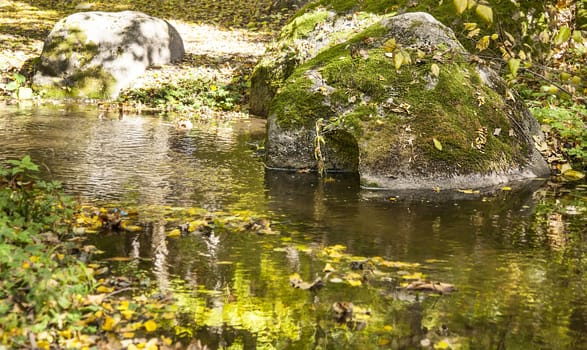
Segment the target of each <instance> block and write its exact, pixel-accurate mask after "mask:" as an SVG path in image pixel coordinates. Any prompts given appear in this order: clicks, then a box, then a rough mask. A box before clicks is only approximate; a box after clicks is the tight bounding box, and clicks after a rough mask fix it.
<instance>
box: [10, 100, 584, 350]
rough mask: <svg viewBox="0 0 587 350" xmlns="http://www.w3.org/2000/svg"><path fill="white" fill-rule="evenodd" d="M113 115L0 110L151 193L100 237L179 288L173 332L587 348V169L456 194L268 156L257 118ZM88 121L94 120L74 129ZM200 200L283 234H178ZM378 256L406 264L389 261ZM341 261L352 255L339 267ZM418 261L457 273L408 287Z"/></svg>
mask: <svg viewBox="0 0 587 350" xmlns="http://www.w3.org/2000/svg"><path fill="white" fill-rule="evenodd" d="M97 116H98V113H96V111H91V110H88V111H80V110H76V109H73V110H65V111H48V110H34V109H31V110H29V111H25V112H23V111H15V110H8V111H7V113H4V114H3V116H2V117H1V118H0V125H2V128H0V136H1V137H0V157H1V158H7V157H13V156H16V155H21V154H22V153H31V154H33V160H34V161H36V162H39V163H40V164H47V165H48V167H49V168H50V169H51V176H52V177H53V178H57V179H60V180H63V181H64V182H65V185H66V186H67V188H68V189H69V190H70V191H71V192H72V193H74V194H81V195H82V196H83V197H84V198H86V199H87V200H89V201H90V202H92V203H98V204H100V203H102V204H103V203H108V204H109V206H118V207H123V208H124V209H126V210H131V209H133V208H134V209H136V210H137V211H138V213H139V214H138V217H137V219H136V220H137V224H139V225H140V226H141V227H143V228H144V230H142V231H139V232H103V233H100V234H99V235H95V236H92V243H94V244H96V245H97V246H99V248H100V249H103V250H105V251H106V252H107V253H106V257H108V256H111V257H114V256H124V257H132V258H133V259H134V260H133V261H131V262H112V267H113V272H114V273H115V274H116V273H124V274H125V275H129V276H139V278H141V279H143V278H144V279H146V278H147V277H148V278H149V279H150V280H151V281H152V284H151V286H152V288H154V289H155V290H156V291H160V292H163V293H167V292H168V293H171V294H172V295H173V296H174V297H175V298H176V300H177V303H178V306H179V310H180V311H179V313H178V322H177V325H176V326H175V327H174V328H173V329H171V330H170V334H169V335H172V336H175V337H176V338H177V339H181V340H183V341H185V343H186V344H187V343H189V342H191V341H192V340H195V339H199V340H200V341H201V342H202V343H204V344H207V345H208V347H209V348H212V349H213V348H231V347H232V348H248V349H254V348H263V347H266V348H271V347H273V348H278V349H288V348H290V349H298V348H302V349H304V348H306V349H313V348H326V349H343V348H348V349H378V348H382V349H410V348H422V347H424V348H426V346H428V345H429V348H430V347H431V346H435V347H436V348H443V347H444V348H446V347H451V348H461V349H585V348H587V302H586V300H587V298H586V297H587V295H586V294H587V292H586V288H585V286H586V285H587V284H586V282H587V276H586V272H585V271H586V267H587V266H586V258H585V251H586V250H587V246H586V243H585V242H586V239H585V238H586V237H585V234H586V229H585V227H587V221H586V216H587V215H586V211H585V208H586V207H587V193H586V186H585V182H583V183H579V184H574V185H570V186H566V185H563V186H561V185H556V186H542V187H541V185H540V184H534V185H529V186H526V187H524V186H522V187H521V188H519V189H516V190H514V191H498V192H497V193H495V194H491V195H479V196H471V197H470V198H467V197H466V196H464V195H463V197H464V198H461V199H458V200H457V199H450V198H448V199H447V198H445V199H443V200H442V201H440V200H435V197H430V196H428V197H425V198H418V197H417V196H412V197H410V196H409V195H406V194H403V193H401V194H398V193H390V194H385V195H381V194H379V193H376V194H373V193H369V192H366V191H362V190H361V189H360V188H359V185H358V181H357V179H356V178H353V177H344V176H342V177H337V176H333V181H328V182H322V181H320V180H319V179H317V178H316V177H315V176H313V175H311V174H289V173H278V174H275V173H271V172H265V173H264V172H263V165H262V162H261V160H260V159H259V158H257V157H255V155H254V154H253V150H252V149H251V143H253V144H255V143H258V142H260V141H261V140H262V138H263V130H262V128H258V125H257V126H255V125H251V124H248V123H247V122H245V123H236V124H234V125H233V126H231V127H230V128H228V127H224V126H221V127H216V126H215V127H206V126H203V127H202V128H199V129H198V128H196V129H194V130H191V131H190V132H188V133H185V132H181V133H180V132H178V131H177V130H175V129H173V126H172V125H167V124H166V123H165V121H164V120H160V119H156V118H148V117H138V116H129V117H128V118H127V119H123V120H109V119H107V120H105V119H99V118H97ZM72 125H75V127H76V128H77V129H79V130H80V131H79V132H78V133H76V134H72V132H71V126H72ZM130 160H132V162H131V161H130ZM134 164H137V166H134ZM263 174H264V175H263ZM439 195H443V193H442V192H441V193H440V194H439ZM392 196H393V197H397V198H399V200H398V201H397V202H392V201H390V200H389V198H390V197H392ZM189 208H197V209H198V210H203V212H213V213H217V212H224V214H222V215H223V217H230V216H234V217H236V218H237V219H235V220H237V221H238V220H240V221H241V224H246V223H247V220H248V219H247V218H248V217H258V218H263V217H267V218H269V219H270V220H271V221H272V223H273V225H272V229H274V230H275V231H278V232H279V235H259V234H257V233H256V232H245V231H242V230H234V229H232V228H231V227H230V226H224V227H220V226H219V227H218V228H216V229H215V230H214V232H213V234H212V235H209V236H208V237H206V236H205V235H184V236H181V237H179V238H174V239H172V238H168V237H167V234H168V233H169V232H170V230H172V229H175V228H176V227H177V225H179V224H181V223H182V221H184V220H188V221H189V220H192V219H194V217H195V215H192V214H189ZM182 211H183V212H184V213H183V214H178V213H181V212H182ZM185 213H188V214H185ZM336 245H342V246H344V247H346V250H343V251H342V253H341V256H338V257H335V256H332V254H330V255H328V254H324V251H325V248H328V247H333V246H336ZM377 257H381V259H384V260H385V261H388V262H405V263H408V264H404V265H402V264H397V265H393V264H389V266H387V265H384V264H383V265H382V264H381V263H380V262H381V260H379V259H377ZM367 260H370V261H371V262H372V263H373V265H374V269H373V274H370V275H369V276H367V278H366V280H364V281H363V280H362V279H361V284H360V285H358V286H352V285H351V284H350V283H349V282H348V280H349V278H348V274H349V273H353V272H357V271H354V270H352V269H351V266H350V265H351V262H353V261H367ZM326 264H331V265H332V266H333V267H334V268H335V269H336V271H337V272H336V273H332V274H331V275H330V276H329V277H328V278H326V277H325V275H326V273H325V272H324V271H323V269H324V268H325V266H326ZM415 264H420V265H415ZM363 272H364V271H358V272H357V273H361V274H362V273H363ZM293 273H298V274H299V276H300V277H301V278H302V279H303V280H304V281H313V280H314V279H315V278H316V277H317V276H320V277H322V278H324V279H325V280H327V281H326V282H325V286H324V288H322V289H321V290H319V291H317V292H316V293H312V292H310V291H307V290H300V289H295V288H293V287H291V285H290V281H289V276H290V275H291V274H293ZM418 273H420V274H422V278H423V279H430V280H433V281H440V282H445V283H450V284H453V285H454V286H455V287H456V288H457V291H456V292H454V293H450V294H445V295H433V294H427V293H414V292H408V291H406V290H405V289H404V288H403V286H405V283H406V282H408V280H407V279H406V278H404V277H406V276H417V274H418ZM332 278H339V279H340V280H341V282H340V283H334V282H333V281H332ZM350 280H352V279H350ZM336 302H352V303H353V305H354V307H355V308H356V309H355V310H356V314H354V315H353V318H352V319H350V320H343V321H347V322H338V320H337V317H338V316H337V315H336V314H335V313H334V312H333V310H332V306H333V304H334V303H336ZM367 310H369V314H366V311H367ZM348 321H351V322H348Z"/></svg>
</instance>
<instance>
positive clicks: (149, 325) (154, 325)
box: [144, 320, 157, 332]
mask: <svg viewBox="0 0 587 350" xmlns="http://www.w3.org/2000/svg"><path fill="white" fill-rule="evenodd" d="M144 326H145V330H147V332H154V331H155V330H156V329H157V323H156V322H155V321H153V320H148V321H147V322H145V324H144Z"/></svg>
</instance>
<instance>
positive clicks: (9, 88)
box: [4, 81, 18, 91]
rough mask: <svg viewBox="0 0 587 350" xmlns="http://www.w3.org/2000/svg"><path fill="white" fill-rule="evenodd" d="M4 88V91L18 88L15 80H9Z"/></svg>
mask: <svg viewBox="0 0 587 350" xmlns="http://www.w3.org/2000/svg"><path fill="white" fill-rule="evenodd" d="M4 89H6V91H14V90H16V89H18V83H17V82H16V81H11V82H10V83H8V84H6V86H5V87H4Z"/></svg>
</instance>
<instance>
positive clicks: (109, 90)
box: [33, 11, 185, 98]
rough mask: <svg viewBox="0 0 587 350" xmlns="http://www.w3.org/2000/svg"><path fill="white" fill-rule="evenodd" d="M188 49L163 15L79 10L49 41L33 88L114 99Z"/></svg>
mask: <svg viewBox="0 0 587 350" xmlns="http://www.w3.org/2000/svg"><path fill="white" fill-rule="evenodd" d="M184 53H185V51H184V46H183V40H182V39H181V36H180V35H179V33H178V32H177V30H176V29H175V28H174V27H173V26H172V25H171V24H169V23H168V22H167V21H164V20H162V19H159V18H155V17H152V16H148V15H146V14H144V13H141V12H136V11H122V12H80V13H75V14H73V15H70V16H68V17H66V18H64V19H62V20H61V21H59V22H58V23H57V24H56V25H55V27H54V28H53V30H52V31H51V33H50V34H49V36H48V37H47V39H46V40H45V44H44V47H43V52H42V54H41V58H40V63H39V66H38V68H37V73H36V74H35V76H34V77H33V88H35V89H36V90H37V91H39V92H40V93H42V94H43V95H44V96H46V97H55V98H59V97H90V98H111V97H115V96H116V95H117V94H118V93H119V92H120V90H122V89H124V88H126V87H128V86H129V85H130V84H131V83H132V81H133V80H134V79H136V78H138V77H139V76H141V75H142V74H143V73H144V72H145V70H146V69H147V68H148V67H150V66H161V65H165V64H169V63H172V62H176V61H179V60H181V59H182V58H183V56H184Z"/></svg>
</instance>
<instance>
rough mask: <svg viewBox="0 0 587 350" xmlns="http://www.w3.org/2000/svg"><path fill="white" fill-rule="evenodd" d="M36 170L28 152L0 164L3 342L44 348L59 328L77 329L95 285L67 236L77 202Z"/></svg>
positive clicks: (0, 325) (0, 318) (0, 331)
mask: <svg viewBox="0 0 587 350" xmlns="http://www.w3.org/2000/svg"><path fill="white" fill-rule="evenodd" d="M37 171H38V166H37V165H36V164H34V163H33V162H32V161H31V159H30V157H29V156H25V157H24V158H23V159H21V160H9V161H6V162H5V163H4V164H3V165H1V166H0V344H9V346H12V347H14V348H23V347H35V346H38V347H40V348H44V347H45V346H43V344H45V343H46V342H47V341H48V340H47V339H51V338H52V339H55V338H57V337H58V332H59V331H60V330H64V329H72V328H73V329H76V327H77V328H78V329H79V327H78V326H76V324H77V323H78V321H79V320H80V318H81V316H82V314H81V309H82V305H81V302H82V299H83V297H84V296H85V295H87V294H88V293H89V292H90V291H91V289H92V288H93V285H94V279H93V277H92V276H91V274H90V273H89V271H88V270H87V269H86V267H85V265H84V264H83V263H81V262H80V261H79V260H78V259H77V258H76V257H75V255H74V254H72V252H73V250H74V249H76V247H74V245H73V244H74V243H71V242H69V243H68V241H67V240H66V238H71V237H70V234H68V233H67V232H68V230H67V227H68V222H67V220H68V218H70V217H71V216H72V214H73V209H72V208H73V206H72V203H73V202H72V201H71V200H70V199H68V198H67V197H65V196H63V195H62V194H61V192H60V184H59V183H55V182H44V181H41V180H39V179H38V178H37V177H36V176H35V175H34V174H35V173H36V172H37ZM43 342H45V343H43ZM35 343H36V344H35ZM33 344H34V345H33ZM46 345H48V344H46ZM47 348H48V347H47Z"/></svg>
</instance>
